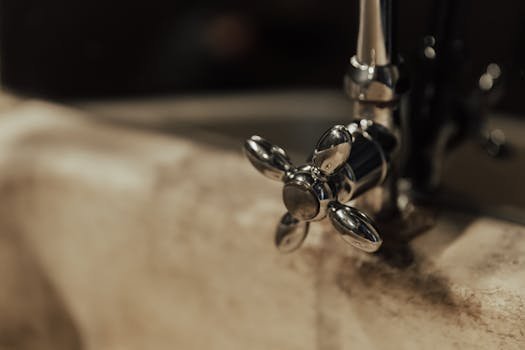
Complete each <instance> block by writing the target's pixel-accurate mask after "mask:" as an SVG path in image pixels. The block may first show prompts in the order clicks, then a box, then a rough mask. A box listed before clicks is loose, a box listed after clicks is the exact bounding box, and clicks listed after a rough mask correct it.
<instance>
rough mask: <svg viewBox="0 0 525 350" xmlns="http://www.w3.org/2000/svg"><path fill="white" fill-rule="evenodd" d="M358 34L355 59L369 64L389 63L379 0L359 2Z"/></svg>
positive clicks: (380, 64) (382, 64)
mask: <svg viewBox="0 0 525 350" xmlns="http://www.w3.org/2000/svg"><path fill="white" fill-rule="evenodd" d="M359 9H360V11H359V35H358V37H357V54H356V58H357V60H358V61H359V62H360V63H362V64H366V65H370V66H385V65H387V64H388V63H390V59H389V57H388V53H387V49H386V40H385V35H384V28H383V18H382V17H383V16H382V15H383V14H382V11H381V3H380V0H361V1H360V2H359Z"/></svg>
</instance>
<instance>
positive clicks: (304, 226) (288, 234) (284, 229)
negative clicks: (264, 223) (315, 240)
mask: <svg viewBox="0 0 525 350" xmlns="http://www.w3.org/2000/svg"><path fill="white" fill-rule="evenodd" d="M309 226H310V223H309V222H304V221H299V220H297V219H295V218H294V217H292V216H291V215H290V214H289V213H286V214H284V215H283V217H282V218H281V221H280V222H279V225H278V226H277V231H276V233H275V245H276V246H277V248H278V249H279V251H281V252H283V253H290V252H293V251H294V250H296V249H297V248H299V247H300V246H301V244H302V243H303V241H304V240H305V238H306V236H307V235H308V228H309Z"/></svg>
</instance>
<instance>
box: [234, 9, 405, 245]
mask: <svg viewBox="0 0 525 350" xmlns="http://www.w3.org/2000/svg"><path fill="white" fill-rule="evenodd" d="M390 6H391V0H360V14H359V23H360V25H359V35H358V39H357V42H358V45H357V53H356V55H355V56H353V57H352V58H351V60H350V67H349V70H348V73H347V74H346V76H345V89H346V92H347V94H348V96H349V97H350V99H351V100H352V101H353V116H354V118H355V120H354V121H353V122H350V123H349V124H348V125H336V126H334V127H332V128H331V129H329V130H328V131H327V132H325V133H324V134H323V135H322V136H321V138H320V140H319V141H318V143H317V146H316V147H315V149H314V152H313V155H312V156H311V158H310V159H309V160H308V162H307V163H306V164H304V165H301V166H298V167H294V166H293V165H292V163H291V162H290V158H289V157H288V155H287V154H286V152H285V151H284V150H283V149H282V148H280V147H278V146H275V145H272V144H271V143H269V142H268V141H266V140H265V139H263V138H261V137H259V136H252V137H251V138H250V139H248V140H247V141H246V143H245V145H244V151H245V154H246V156H247V158H248V159H249V160H250V162H251V163H252V164H253V166H254V167H255V168H256V169H257V170H259V171H260V172H261V173H262V174H263V175H265V176H267V177H269V178H271V179H273V180H278V181H282V182H284V188H283V201H284V204H285V206H286V208H287V209H288V212H287V213H286V214H285V215H284V216H283V217H282V219H281V221H280V223H279V225H278V228H277V233H276V236H275V243H276V245H277V247H278V248H279V249H280V250H281V251H283V252H289V251H293V250H295V249H296V248H298V247H299V246H300V245H301V243H302V242H303V241H304V239H305V238H306V235H307V233H308V228H309V223H310V222H312V221H319V220H322V219H324V218H325V217H328V218H329V219H330V221H331V223H332V225H333V226H334V227H335V229H336V230H337V231H338V232H339V233H340V234H341V235H342V237H343V238H344V239H345V241H347V242H348V243H350V244H352V245H353V246H355V247H357V248H359V249H361V250H363V251H366V252H375V251H377V250H378V249H379V247H380V246H381V243H382V238H381V236H380V232H379V230H378V228H377V226H376V223H375V220H388V219H389V218H391V217H393V216H395V215H398V214H399V211H398V209H397V202H398V201H397V199H398V198H397V183H398V173H399V163H400V152H399V150H400V147H402V139H401V132H400V130H402V128H400V126H399V121H398V120H396V119H399V118H396V113H397V112H398V101H399V96H400V90H399V84H398V83H399V81H400V73H399V68H398V67H397V66H396V65H395V64H393V63H392V62H393V60H392V58H393V57H392V55H393V45H392V40H391V39H392V33H391V29H390V25H391V20H390V17H391V13H390V10H391V7H390ZM350 201H352V202H351V203H350V205H346V203H348V202H350Z"/></svg>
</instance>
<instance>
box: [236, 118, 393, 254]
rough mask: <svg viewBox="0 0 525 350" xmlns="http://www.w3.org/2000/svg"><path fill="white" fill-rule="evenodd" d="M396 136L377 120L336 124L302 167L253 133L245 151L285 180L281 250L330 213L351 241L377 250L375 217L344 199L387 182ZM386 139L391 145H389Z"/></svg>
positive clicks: (259, 165)
mask: <svg viewBox="0 0 525 350" xmlns="http://www.w3.org/2000/svg"><path fill="white" fill-rule="evenodd" d="M392 139H394V140H395V138H394V136H393V135H390V132H389V131H388V129H386V128H384V127H381V126H380V125H375V124H374V122H372V121H365V120H360V121H357V122H355V123H352V124H350V125H349V126H348V127H344V126H342V125H337V126H334V127H332V128H331V129H329V130H328V131H327V132H325V133H324V134H323V136H321V138H320V140H319V142H318V143H317V147H316V149H315V151H314V155H313V157H312V161H311V164H305V165H301V166H299V167H297V168H294V167H293V166H292V164H291V163H290V162H289V159H288V157H287V156H286V153H285V152H284V150H282V149H280V148H278V147H276V146H273V145H271V144H270V143H269V142H268V141H266V140H264V139H262V138H261V137H258V136H253V137H252V138H250V139H248V141H246V143H245V154H246V155H247V157H248V159H249V160H250V161H251V163H252V164H253V165H254V166H255V168H256V169H257V170H259V171H260V172H261V173H262V174H263V175H266V176H267V177H270V178H272V179H278V180H281V181H283V182H284V187H283V202H284V205H285V206H286V209H287V210H288V212H287V213H286V214H285V215H284V216H283V218H282V219H281V223H280V224H279V226H278V228H277V233H276V238H275V243H276V245H277V247H279V249H280V250H282V251H291V250H294V249H296V248H297V247H298V246H299V245H300V244H301V243H302V241H303V240H304V237H306V233H307V230H308V225H307V223H308V222H310V221H318V220H322V219H324V218H325V217H326V216H327V215H330V217H331V221H332V223H333V224H334V226H335V227H336V229H337V230H338V231H339V232H340V233H341V234H343V235H344V236H345V240H346V241H348V242H350V243H351V244H352V245H354V246H355V247H357V248H360V249H362V250H364V251H366V252H373V251H375V250H377V249H378V248H379V246H380V245H381V239H380V238H379V235H378V233H377V230H375V229H374V226H373V224H371V221H367V220H365V219H367V218H368V217H367V216H366V214H364V213H361V212H360V211H359V210H358V209H355V208H350V207H347V206H344V205H343V204H341V203H340V201H342V202H347V201H350V200H351V199H353V198H355V197H357V196H359V195H360V194H362V193H365V192H366V191H367V190H369V189H370V188H373V187H375V186H377V185H380V184H381V183H382V182H383V180H384V179H385V176H386V173H387V170H388V159H389V157H390V154H388V152H390V150H391V149H393V148H394V147H392V145H391V144H389V143H388V142H385V140H392ZM382 144H385V145H386V146H385V148H384V149H383V147H382V146H381V145H382ZM385 152H387V153H385ZM329 211H330V213H329ZM365 229H366V230H365ZM367 230H368V231H367ZM346 236H347V237H346Z"/></svg>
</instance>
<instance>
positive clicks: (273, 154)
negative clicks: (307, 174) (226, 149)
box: [244, 136, 292, 180]
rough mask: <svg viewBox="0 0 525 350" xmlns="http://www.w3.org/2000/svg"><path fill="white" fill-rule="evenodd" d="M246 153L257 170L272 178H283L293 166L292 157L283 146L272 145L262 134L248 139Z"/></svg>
mask: <svg viewBox="0 0 525 350" xmlns="http://www.w3.org/2000/svg"><path fill="white" fill-rule="evenodd" d="M244 153H245V154H246V156H247V157H248V159H249V160H250V162H251V163H252V164H253V166H254V167H255V168H256V169H257V170H259V171H260V172H261V173H262V174H263V175H264V176H266V177H268V178H270V179H272V180H283V179H284V177H285V175H286V172H287V171H288V170H290V168H291V167H292V163H291V162H290V157H288V155H287V154H286V152H285V151H284V150H283V149H282V148H281V147H279V146H275V145H272V144H271V143H270V142H268V141H266V140H265V139H263V138H262V137H260V136H252V137H251V138H250V139H248V140H246V142H245V143H244Z"/></svg>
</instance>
